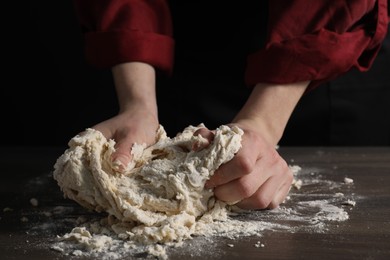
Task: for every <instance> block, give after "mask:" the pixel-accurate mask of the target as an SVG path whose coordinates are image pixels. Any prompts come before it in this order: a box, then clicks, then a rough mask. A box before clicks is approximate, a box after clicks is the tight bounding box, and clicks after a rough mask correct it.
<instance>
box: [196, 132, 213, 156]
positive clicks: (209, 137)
mask: <svg viewBox="0 0 390 260" xmlns="http://www.w3.org/2000/svg"><path fill="white" fill-rule="evenodd" d="M199 135H200V136H202V137H203V138H204V140H199V142H195V143H194V144H193V145H192V150H193V151H199V150H202V149H204V148H206V147H207V146H209V144H210V143H211V142H212V141H213V140H214V136H215V134H214V132H213V131H210V130H209V129H207V128H200V129H198V130H196V131H195V132H194V136H199Z"/></svg>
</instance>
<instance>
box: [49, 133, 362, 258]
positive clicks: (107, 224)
mask: <svg viewBox="0 0 390 260" xmlns="http://www.w3.org/2000/svg"><path fill="white" fill-rule="evenodd" d="M187 130H188V129H187ZM189 130H190V131H189V132H188V133H189V134H188V136H185V138H184V139H183V138H181V137H180V136H179V138H177V139H176V140H173V143H174V144H175V145H176V144H177V143H180V145H181V146H186V147H187V146H188V147H191V146H192V143H191V142H193V141H194V140H190V139H188V137H189V136H192V133H193V131H195V130H196V129H193V128H191V129H189ZM221 133H224V134H227V135H226V137H227V139H226V140H229V138H230V140H236V141H237V140H239V139H234V138H235V135H236V136H239V135H241V133H240V132H239V131H238V130H234V132H231V133H232V135H230V133H229V129H223V131H222V132H221ZM93 134H94V133H93ZM229 135H230V136H229ZM217 137H218V133H217ZM222 137H223V135H222ZM222 137H221V138H219V139H218V138H217V140H220V142H221V143H217V142H215V143H213V144H212V145H210V147H209V148H210V149H209V150H207V149H205V150H204V151H202V153H203V154H201V155H196V154H195V155H194V156H195V157H193V158H195V159H194V160H193V159H191V156H188V155H186V156H185V157H182V156H181V155H176V154H175V156H173V158H187V159H186V160H187V161H190V162H191V165H192V163H193V162H195V164H194V165H192V166H191V165H190V164H189V165H187V166H186V167H185V169H190V170H191V173H190V175H191V176H192V177H191V178H189V177H188V178H189V179H188V183H187V184H186V187H185V188H184V189H183V187H182V188H180V189H179V188H178V187H179V186H177V185H176V186H174V187H170V186H167V185H171V184H170V183H171V182H164V181H162V182H161V179H153V183H160V184H159V185H158V187H161V186H164V187H167V188H166V190H169V191H174V193H173V194H176V199H178V201H179V202H180V201H181V200H183V198H187V197H188V198H191V200H188V201H187V202H186V203H185V205H189V206H186V207H184V208H183V207H181V210H180V211H176V209H174V208H176V207H177V206H175V205H176V202H175V203H173V204H172V202H171V201H168V200H167V199H164V196H166V195H163V194H167V193H166V191H163V190H161V189H160V188H159V189H158V190H159V192H163V193H159V194H157V193H155V192H156V190H155V191H154V193H155V194H156V198H152V197H150V196H146V197H141V198H140V196H138V194H135V195H134V194H131V193H130V192H129V190H130V191H133V190H135V192H136V193H137V192H138V193H139V192H140V190H139V189H138V187H142V185H144V184H142V183H141V184H140V183H136V185H135V186H134V185H133V183H131V182H132V181H133V180H130V179H126V180H125V179H123V178H121V179H120V182H117V183H121V185H122V186H123V187H124V189H123V191H119V192H118V191H117V189H116V188H115V185H116V184H115V183H116V179H115V178H117V177H116V176H118V175H115V173H113V174H111V175H112V176H114V177H110V174H108V175H107V174H103V175H102V174H100V172H102V171H101V170H99V169H103V168H100V167H106V168H105V169H107V165H105V161H104V160H106V159H107V158H109V157H108V156H109V153H108V155H107V154H105V153H103V155H104V157H102V158H104V159H102V160H103V161H102V162H99V161H98V160H100V159H96V158H98V157H99V156H100V155H93V156H94V157H91V159H89V157H86V155H84V154H85V152H84V151H83V150H80V149H79V145H80V144H82V145H84V144H85V143H86V144H90V143H91V142H88V141H87V142H86V141H85V140H83V139H82V138H78V139H76V140H75V141H74V142H73V145H74V146H73V148H72V149H74V150H70V152H72V153H74V154H76V157H74V158H73V157H72V156H73V155H72V154H70V153H65V154H64V155H63V156H62V157H61V158H59V160H58V161H57V164H56V171H55V177H56V179H57V180H58V181H59V184H60V186H61V189H62V190H63V191H64V193H65V194H66V195H67V197H69V198H71V199H73V200H75V201H77V202H79V203H80V204H81V205H83V206H85V207H87V208H91V209H94V210H96V211H98V212H104V211H106V212H107V213H109V216H108V217H98V218H97V219H96V218H95V219H90V218H84V217H80V218H77V219H76V220H75V223H74V228H73V229H72V230H69V231H68V233H65V234H63V235H61V236H58V237H57V239H56V240H57V241H56V242H55V243H54V244H53V245H52V246H51V249H53V250H55V251H59V252H61V253H62V254H65V255H74V256H91V257H99V258H101V259H119V258H123V257H129V256H139V255H143V256H145V257H157V258H160V259H167V258H168V255H169V251H170V250H171V251H174V250H175V248H180V250H183V249H184V248H188V246H184V245H188V244H189V245H190V247H191V248H190V249H189V252H188V253H190V254H195V252H197V251H196V250H194V247H196V246H199V244H202V247H204V246H206V244H207V246H208V247H210V246H212V239H213V238H215V237H225V238H229V239H232V240H234V239H239V238H240V237H248V236H258V237H261V236H262V234H263V233H264V232H266V231H273V232H278V231H283V232H296V231H297V230H300V229H304V230H305V231H310V232H325V231H326V230H327V225H328V224H329V223H332V222H340V221H345V220H347V219H348V217H349V216H348V213H347V211H346V210H345V209H344V207H345V206H346V205H349V206H351V205H352V206H354V205H355V204H354V201H353V200H352V199H350V198H346V196H345V195H344V194H343V193H341V192H340V191H342V190H341V189H342V188H345V186H348V187H349V188H350V187H351V184H352V182H350V181H349V182H346V181H345V180H344V182H343V181H340V182H335V181H331V180H323V179H322V176H321V175H320V174H319V173H318V172H316V171H312V170H310V172H307V171H303V170H302V169H301V167H299V166H298V165H291V166H290V167H291V169H292V170H293V172H294V174H295V180H294V183H293V185H292V190H291V192H290V196H289V198H288V199H287V200H286V201H285V203H284V204H282V205H281V206H280V207H279V208H277V209H274V210H267V211H240V210H238V211H237V209H235V210H232V211H231V210H226V209H229V206H227V205H226V204H224V203H220V202H218V201H214V202H212V203H211V204H210V199H212V193H210V192H209V191H203V190H202V187H203V184H204V181H205V180H206V179H207V178H208V176H209V175H211V174H212V173H213V171H214V170H215V169H216V168H217V167H218V166H219V165H220V164H221V163H223V162H226V161H228V160H230V159H231V158H232V156H233V155H234V153H235V152H237V150H238V148H239V145H237V143H234V142H232V141H226V140H225V139H224V138H225V137H223V138H222ZM97 140H98V142H97V143H98V146H97V150H99V149H100V150H99V151H112V147H113V143H110V144H109V145H107V146H106V148H104V149H101V148H100V145H101V144H103V147H104V146H105V145H106V143H105V142H106V141H104V139H102V138H101V137H99V136H98V139H97ZM167 141H168V142H170V140H167ZM197 141H198V142H199V140H197ZM200 141H201V140H200ZM75 143H76V145H75ZM168 144H169V145H168V146H169V147H171V146H170V145H171V143H168ZM231 144H233V146H231V148H232V149H231V148H229V145H231ZM94 147H95V146H94ZM165 147H167V146H166V143H163V144H162V145H161V144H160V145H159V146H158V147H157V149H155V150H158V151H159V152H162V153H161V154H162V155H163V156H166V158H168V157H169V155H168V156H167V151H169V152H172V151H173V152H175V153H176V152H177V151H179V153H180V152H181V151H182V150H181V149H179V150H177V149H176V148H174V149H172V148H169V149H170V150H169V149H168V150H164V149H165ZM215 147H217V148H215ZM95 148H96V147H95ZM95 148H93V149H91V148H86V149H85V151H87V150H94V149H95ZM221 148H222V150H221ZM110 149H111V150H110ZM140 149H141V150H142V149H143V148H140ZM213 149H214V150H213ZM95 150H96V149H95ZM185 150H186V149H185ZM189 150H191V149H189ZM153 151H154V150H153V149H151V152H150V154H151V155H153V154H154V153H153ZM186 151H188V150H186ZM187 153H188V152H187ZM99 154H100V152H99ZM168 154H169V153H168ZM204 154H209V155H208V156H204ZM158 156H160V153H158ZM196 156H198V157H196ZM213 156H215V158H214V157H213ZM135 157H136V158H137V156H135ZM204 157H205V158H211V159H210V161H206V162H202V161H201V160H200V159H199V158H204ZM78 158H83V160H85V162H88V163H90V162H92V163H95V162H98V163H97V164H96V165H97V168H96V169H97V170H92V172H93V173H94V172H98V173H99V175H97V176H94V178H95V180H96V178H98V179H102V180H103V187H100V188H99V187H98V186H99V185H102V183H101V180H100V184H99V185H95V186H94V184H93V182H92V179H91V178H90V177H88V178H86V177H84V176H88V175H85V174H86V173H88V171H89V170H88V169H87V168H85V166H83V165H85V162H84V161H79V159H78ZM139 158H141V157H139ZM159 158H161V156H160V157H159ZM163 158H165V157H163ZM169 158H172V156H171V157H169ZM188 158H190V160H188ZM180 160H182V159H180ZM152 161H153V159H152ZM68 162H72V163H73V162H77V163H76V164H74V165H77V167H81V168H75V166H72V165H71V164H69V163H68ZM143 163H144V164H145V162H143ZM167 163H168V164H169V162H167ZM136 164H137V163H135V164H134V165H133V166H132V167H135V165H136ZM174 164H175V165H178V164H179V163H178V162H177V161H176V162H175V163H174ZM145 165H147V162H146V164H145ZM197 165H207V167H206V168H202V170H199V168H198V166H197ZM93 167H95V166H93ZM158 167H159V168H158V169H157V170H160V169H161V168H164V169H167V170H168V171H172V170H170V168H169V167H171V164H169V167H168V168H167V167H166V166H163V165H162V164H159V166H158ZM150 168H153V167H150ZM69 169H70V170H69ZM194 169H196V170H195V171H194ZM74 172H76V175H72V174H73V173H74ZM136 172H140V175H139V176H142V178H145V177H146V178H154V175H155V174H156V172H155V171H153V174H152V173H149V172H150V170H149V171H146V172H145V171H144V172H142V170H141V171H138V170H137V171H136ZM194 173H196V174H194ZM199 173H200V174H201V175H200V176H198V175H197V174H199ZM131 174H133V175H128V176H136V175H134V174H135V172H134V171H132V173H131ZM137 174H138V173H137ZM188 174H189V173H186V174H185V175H184V177H185V176H188ZM202 174H203V175H202ZM106 175H107V176H106ZM72 178H74V179H72ZM159 178H161V177H159ZM129 180H130V182H129V184H126V181H129ZM135 180H137V181H139V177H137V178H136V179H135ZM151 180H152V179H151ZM85 181H87V182H85ZM171 181H172V179H171ZM123 183H125V184H123ZM118 187H119V186H118ZM180 187H181V186H180ZM188 187H190V188H191V190H188V191H186V189H187V188H188ZM119 188H120V187H119ZM148 188H149V189H150V188H151V186H148ZM107 189H109V190H110V194H111V195H109V196H107V195H105V194H104V193H105V191H106V190H107ZM323 191H326V192H323ZM329 191H335V192H334V194H329ZM112 194H114V195H112ZM117 194H118V195H117ZM145 194H146V193H145ZM177 194H180V196H179V195H177ZM189 194H192V195H191V196H189ZM199 194H202V196H199ZM141 195H142V193H141ZM99 196H101V198H100V197H99ZM111 196H113V197H111ZM115 196H118V197H117V198H116V197H115ZM168 197H169V198H170V199H172V198H174V197H172V195H168ZM112 198H113V200H112ZM161 198H163V199H161ZM201 198H202V200H201ZM154 200H155V201H154ZM113 201H114V202H115V203H113ZM123 201H124V202H123ZM145 201H146V203H149V205H153V207H157V208H158V210H161V208H164V210H168V211H166V213H165V217H163V216H160V215H155V213H153V212H154V210H156V209H157V208H156V209H153V210H152V209H151V208H150V207H149V208H143V211H142V212H141V211H140V210H139V208H140V207H142V205H144V203H145ZM119 202H120V204H118V203H119ZM128 202H129V203H128ZM198 202H199V203H198ZM126 203H128V204H126ZM177 205H180V203H179V204H177ZM209 205H211V207H210V206H209ZM134 206H135V207H134ZM67 210H69V209H67V208H58V207H57V208H56V209H53V214H57V215H58V214H67V213H69V212H67ZM123 212H125V213H123ZM126 212H128V213H126ZM174 212H175V213H174ZM47 215H50V214H47ZM167 216H169V217H167ZM162 217H163V218H162ZM155 223H157V224H155ZM200 237H203V238H205V239H197V238H200ZM192 240H193V241H194V242H193V241H192ZM200 241H203V242H200ZM204 241H208V243H205V242H204ZM227 246H230V247H232V246H234V244H231V243H229V244H228V245H227ZM254 246H255V247H263V246H264V244H262V243H260V242H258V243H256V244H255V245H254ZM200 251H202V250H199V252H200Z"/></svg>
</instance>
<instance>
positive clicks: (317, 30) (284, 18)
mask: <svg viewBox="0 0 390 260" xmlns="http://www.w3.org/2000/svg"><path fill="white" fill-rule="evenodd" d="M167 1H168V0H153V1H152V0H111V1H110V0H75V1H74V2H75V7H76V12H77V15H78V17H79V20H80V24H81V25H82V28H83V32H84V33H85V52H86V58H87V60H88V62H89V63H91V64H93V65H95V66H97V67H100V68H108V67H111V66H114V65H116V64H119V63H123V62H129V61H141V62H146V63H149V64H151V65H153V66H154V67H155V68H157V69H159V70H162V71H164V72H166V73H167V74H170V73H172V70H173V58H174V43H175V41H174V39H173V36H172V35H173V32H172V20H171V14H170V10H169V5H168V2H167ZM388 5H389V3H388V0H377V1H375V0H348V1H328V0H316V1H306V0H294V1H285V0H272V1H269V3H268V6H269V10H268V14H269V18H268V31H267V39H266V44H265V47H264V48H261V49H258V50H257V51H255V52H254V53H252V54H250V55H249V56H248V58H247V65H246V71H245V82H246V84H247V85H248V86H252V85H255V84H256V83H260V82H261V83H276V84H286V83H292V82H299V81H308V80H309V81H311V84H310V87H309V88H313V87H315V86H317V85H318V84H320V83H322V82H325V81H328V80H331V79H334V78H336V77H338V76H339V75H341V74H343V73H345V72H347V71H349V70H350V69H351V68H354V67H355V68H357V69H359V70H360V71H366V70H368V69H369V68H370V67H371V65H372V63H373V61H374V59H375V57H376V56H377V53H378V51H379V49H380V47H381V43H382V41H383V39H384V38H385V36H386V33H387V30H388V24H389V20H390V19H389V16H388ZM188 33H191V32H188Z"/></svg>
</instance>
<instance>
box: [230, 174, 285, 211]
mask: <svg viewBox="0 0 390 260" xmlns="http://www.w3.org/2000/svg"><path fill="white" fill-rule="evenodd" d="M274 179H275V178H270V179H268V180H267V181H266V182H265V183H264V184H263V185H261V186H260V188H259V189H258V190H257V191H256V192H255V193H254V194H253V195H252V196H251V197H249V198H246V199H243V200H241V201H240V202H239V203H237V204H236V205H237V206H238V207H240V208H242V209H266V208H268V206H269V205H270V204H271V202H272V200H273V198H274V197H275V195H276V193H277V190H278V188H279V185H275V184H276V182H275V181H274Z"/></svg>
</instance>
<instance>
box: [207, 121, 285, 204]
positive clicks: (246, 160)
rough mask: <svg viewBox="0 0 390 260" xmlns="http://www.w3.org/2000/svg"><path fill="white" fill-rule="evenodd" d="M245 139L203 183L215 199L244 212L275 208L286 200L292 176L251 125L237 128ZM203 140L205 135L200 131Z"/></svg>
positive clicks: (274, 151)
mask: <svg viewBox="0 0 390 260" xmlns="http://www.w3.org/2000/svg"><path fill="white" fill-rule="evenodd" d="M237 125H238V126H239V127H240V128H241V129H242V130H244V135H243V139H242V148H241V149H240V150H239V152H238V153H237V154H236V155H235V157H234V158H233V159H232V160H231V161H229V162H227V163H226V164H223V165H221V166H220V167H219V169H218V170H217V171H216V172H215V173H214V175H213V176H212V177H211V178H210V180H208V181H207V182H206V185H205V187H206V188H214V193H215V196H216V197H217V198H218V199H220V200H222V201H225V202H227V203H229V204H230V203H235V202H238V203H236V205H237V206H238V207H240V208H243V209H265V208H275V207H277V206H278V205H279V204H280V203H282V202H283V201H284V199H285V198H286V196H287V194H288V192H289V190H290V187H291V183H292V180H293V174H292V172H291V170H290V168H289V167H288V165H287V163H286V162H285V160H283V158H282V157H281V156H280V155H279V154H278V152H277V151H276V149H275V146H274V145H271V144H270V143H268V142H267V141H266V140H265V139H264V138H263V136H262V134H261V133H260V132H258V131H256V129H253V128H251V126H250V125H245V124H237ZM201 134H202V136H204V135H207V136H208V138H209V139H210V137H209V136H210V134H211V132H209V133H208V134H206V132H205V130H202V133H201Z"/></svg>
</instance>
